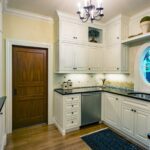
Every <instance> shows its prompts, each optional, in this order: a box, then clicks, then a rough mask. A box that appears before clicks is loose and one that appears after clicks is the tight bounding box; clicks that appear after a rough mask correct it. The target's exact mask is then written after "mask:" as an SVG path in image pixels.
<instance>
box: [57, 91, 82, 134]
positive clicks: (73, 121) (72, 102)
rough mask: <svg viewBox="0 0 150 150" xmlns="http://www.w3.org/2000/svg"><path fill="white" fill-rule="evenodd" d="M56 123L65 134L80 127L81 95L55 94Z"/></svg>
mask: <svg viewBox="0 0 150 150" xmlns="http://www.w3.org/2000/svg"><path fill="white" fill-rule="evenodd" d="M54 96H55V97H54V121H55V125H56V126H57V128H58V129H59V131H60V132H61V133H62V135H65V134H66V133H67V132H69V131H73V130H77V129H79V127H80V125H81V95H80V94H72V95H65V96H63V95H60V94H58V93H56V92H55V95H54Z"/></svg>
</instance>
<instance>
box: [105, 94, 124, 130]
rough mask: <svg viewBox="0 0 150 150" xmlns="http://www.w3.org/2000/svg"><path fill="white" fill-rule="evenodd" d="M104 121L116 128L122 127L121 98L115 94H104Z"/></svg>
mask: <svg viewBox="0 0 150 150" xmlns="http://www.w3.org/2000/svg"><path fill="white" fill-rule="evenodd" d="M104 107H105V108H104V111H105V112H104V121H105V122H106V123H108V124H110V125H112V126H114V127H116V128H120V121H121V115H120V114H121V99H120V97H118V96H116V95H113V94H105V95H104Z"/></svg>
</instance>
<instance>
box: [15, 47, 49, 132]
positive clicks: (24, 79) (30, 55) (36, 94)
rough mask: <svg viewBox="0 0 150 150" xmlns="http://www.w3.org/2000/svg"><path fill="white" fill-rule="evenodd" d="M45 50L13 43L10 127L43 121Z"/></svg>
mask: <svg viewBox="0 0 150 150" xmlns="http://www.w3.org/2000/svg"><path fill="white" fill-rule="evenodd" d="M47 54H48V52H47V49H42V48H32V47H21V46H13V62H12V65H13V87H12V88H13V129H16V128H21V127H26V126H31V125H35V124H40V123H47V110H48V102H47V99H48V96H47V95H48V64H47V60H48V55H47Z"/></svg>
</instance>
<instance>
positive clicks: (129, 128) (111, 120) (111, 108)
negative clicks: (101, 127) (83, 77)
mask: <svg viewBox="0 0 150 150" xmlns="http://www.w3.org/2000/svg"><path fill="white" fill-rule="evenodd" d="M116 98H118V100H116ZM102 101H103V107H104V109H103V111H104V112H103V115H104V116H103V120H104V122H106V123H107V124H108V125H110V126H111V127H114V128H115V129H118V131H121V132H123V133H124V134H125V135H127V136H128V137H131V138H132V139H134V140H137V142H140V143H141V144H144V145H145V146H149V145H150V140H149V139H148V137H147V135H148V133H150V111H149V110H150V103H148V102H144V101H138V100H136V99H132V98H127V97H123V96H118V95H116V94H107V93H105V94H104V96H103V99H102Z"/></svg>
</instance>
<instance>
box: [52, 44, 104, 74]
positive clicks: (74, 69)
mask: <svg viewBox="0 0 150 150" xmlns="http://www.w3.org/2000/svg"><path fill="white" fill-rule="evenodd" d="M101 49H102V48H100V47H92V46H91V47H89V46H87V45H78V44H73V43H60V44H59V45H57V46H56V51H55V52H56V53H55V55H56V57H57V59H56V72H61V73H70V72H71V73H91V72H99V71H100V70H102V55H101V52H102V50H101Z"/></svg>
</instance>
